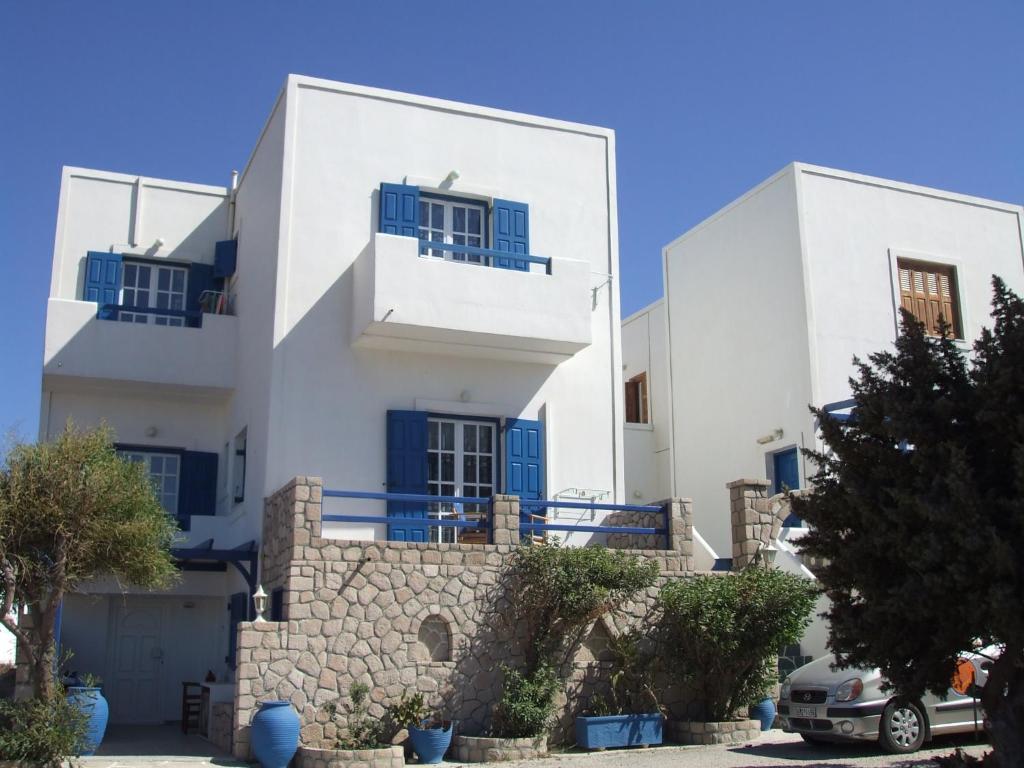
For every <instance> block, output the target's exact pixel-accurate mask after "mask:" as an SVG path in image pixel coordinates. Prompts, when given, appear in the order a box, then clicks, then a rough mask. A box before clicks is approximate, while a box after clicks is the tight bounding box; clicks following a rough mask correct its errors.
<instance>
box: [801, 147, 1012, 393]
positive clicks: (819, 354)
mask: <svg viewBox="0 0 1024 768" xmlns="http://www.w3.org/2000/svg"><path fill="white" fill-rule="evenodd" d="M797 171H798V184H799V188H800V199H801V211H802V215H801V219H802V230H803V233H804V250H805V253H806V257H807V270H806V278H805V279H806V284H807V291H808V295H809V296H810V297H811V303H810V313H811V322H812V324H813V328H814V334H813V336H812V339H811V343H812V346H811V352H812V355H813V359H814V360H815V365H814V371H815V375H814V393H815V400H816V402H817V403H819V404H822V403H828V402H835V401H837V400H843V399H846V398H847V397H849V386H848V383H847V380H848V379H849V377H850V376H851V375H852V374H853V367H852V365H851V362H850V361H851V359H852V358H853V356H854V355H858V356H859V357H861V358H862V359H864V358H866V357H867V355H868V354H869V353H871V352H876V351H879V350H881V349H885V348H891V345H892V343H893V341H894V340H895V338H896V328H897V316H898V312H897V308H898V307H899V297H898V293H897V291H898V289H895V290H894V286H895V285H898V283H897V282H896V280H897V276H896V273H895V269H896V259H897V258H899V257H909V258H913V259H918V260H922V261H930V262H937V263H941V264H951V265H953V266H954V267H955V268H956V278H957V283H958V289H959V293H960V296H959V299H960V301H959V304H960V308H961V314H962V325H963V329H964V337H965V340H966V342H967V343H966V344H965V348H966V347H967V346H969V345H970V344H971V343H973V342H974V340H975V339H977V337H978V335H979V333H980V332H981V328H982V327H983V326H985V325H988V326H991V318H990V317H989V311H990V309H991V299H992V287H991V280H992V275H993V274H997V275H999V276H1000V277H1002V278H1003V279H1004V280H1005V281H1006V283H1007V285H1008V286H1009V287H1010V288H1012V289H1013V290H1015V291H1016V292H1017V293H1021V292H1022V291H1024V253H1022V249H1021V207H1020V206H1019V205H1010V204H1007V203H999V202H995V201H992V200H981V199H978V198H972V197H968V196H966V195H958V194H956V193H952V192H943V191H941V190H934V189H927V188H923V187H917V186H914V185H910V184H901V183H899V182H894V181H888V180H886V179H876V178H872V177H867V176H861V175H858V174H851V173H846V172H842V171H833V170H830V169H827V168H818V167H815V166H803V165H798V166H797Z"/></svg>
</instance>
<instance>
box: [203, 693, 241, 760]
mask: <svg viewBox="0 0 1024 768" xmlns="http://www.w3.org/2000/svg"><path fill="white" fill-rule="evenodd" d="M211 711H212V715H213V716H212V717H211V718H210V720H211V722H210V733H209V737H210V741H211V742H212V743H213V745H214V746H215V747H217V749H219V750H221V751H222V752H226V753H227V754H229V755H230V754H231V735H232V733H233V732H234V712H235V705H234V704H232V703H231V702H229V701H219V702H217V703H216V704H213V705H212V706H211Z"/></svg>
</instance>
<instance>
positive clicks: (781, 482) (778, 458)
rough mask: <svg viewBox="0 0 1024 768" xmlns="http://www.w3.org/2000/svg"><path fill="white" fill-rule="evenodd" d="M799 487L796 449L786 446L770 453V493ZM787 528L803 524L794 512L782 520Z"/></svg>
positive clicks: (798, 464) (798, 458)
mask: <svg viewBox="0 0 1024 768" xmlns="http://www.w3.org/2000/svg"><path fill="white" fill-rule="evenodd" d="M799 487H800V455H799V453H798V452H797V449H796V448H795V447H794V448H787V449H786V450H784V451H778V452H777V453H773V454H772V493H773V494H775V493H782V492H783V491H795V490H797V489H798V488H799ZM782 524H783V525H784V526H786V527H787V528H799V527H801V526H802V525H803V521H801V520H800V518H799V517H797V516H796V515H795V514H792V513H790V514H789V516H788V517H787V518H786V519H785V520H783V521H782Z"/></svg>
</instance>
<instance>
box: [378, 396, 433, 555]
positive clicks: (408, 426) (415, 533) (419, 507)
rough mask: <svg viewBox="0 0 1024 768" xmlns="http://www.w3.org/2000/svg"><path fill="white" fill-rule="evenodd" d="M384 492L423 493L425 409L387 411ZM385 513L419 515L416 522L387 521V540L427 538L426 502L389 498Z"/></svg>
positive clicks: (425, 474)
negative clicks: (385, 489)
mask: <svg viewBox="0 0 1024 768" xmlns="http://www.w3.org/2000/svg"><path fill="white" fill-rule="evenodd" d="M387 491H388V493H417V494H425V493H427V414H426V412H425V411H388V414H387ZM387 504H388V517H409V518H422V519H423V525H419V524H417V523H396V524H393V525H390V524H389V525H388V541H417V542H425V541H426V540H427V522H426V518H427V505H426V503H420V502H404V501H389V502H388V503H387Z"/></svg>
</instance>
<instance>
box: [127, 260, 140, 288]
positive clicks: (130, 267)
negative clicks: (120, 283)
mask: <svg viewBox="0 0 1024 768" xmlns="http://www.w3.org/2000/svg"><path fill="white" fill-rule="evenodd" d="M137 277H138V267H136V266H135V265H134V264H125V265H124V284H125V285H131V286H134V285H135V280H136V278H137Z"/></svg>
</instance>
